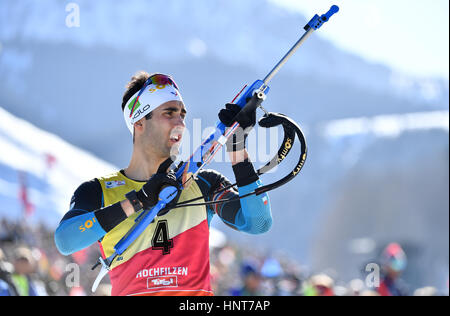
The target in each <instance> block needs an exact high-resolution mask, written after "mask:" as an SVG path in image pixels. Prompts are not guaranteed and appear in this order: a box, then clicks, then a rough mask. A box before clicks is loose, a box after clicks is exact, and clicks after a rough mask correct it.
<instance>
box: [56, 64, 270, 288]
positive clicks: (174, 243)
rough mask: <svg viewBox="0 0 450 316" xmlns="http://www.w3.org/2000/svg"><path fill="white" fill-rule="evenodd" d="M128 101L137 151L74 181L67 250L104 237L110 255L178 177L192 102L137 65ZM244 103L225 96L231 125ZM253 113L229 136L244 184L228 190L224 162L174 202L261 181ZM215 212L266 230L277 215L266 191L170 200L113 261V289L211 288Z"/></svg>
mask: <svg viewBox="0 0 450 316" xmlns="http://www.w3.org/2000/svg"><path fill="white" fill-rule="evenodd" d="M122 110H123V112H124V118H125V122H126V124H127V127H128V128H129V130H130V132H131V133H132V135H133V153H132V157H131V161H130V163H129V165H128V167H127V168H125V169H123V170H120V171H118V172H115V173H113V174H111V175H107V176H105V177H100V178H96V179H93V180H91V181H88V182H85V183H83V184H81V185H80V186H79V187H78V189H77V190H76V191H75V193H74V195H73V197H72V200H71V209H70V211H69V212H68V213H67V214H66V215H65V216H64V217H63V219H62V220H61V223H60V225H59V226H58V228H57V230H56V232H55V243H56V245H57V247H58V249H59V251H60V252H61V253H63V254H65V255H68V254H71V253H73V252H76V251H78V250H81V249H83V248H85V247H87V246H89V245H91V244H92V243H93V242H95V241H97V240H98V241H99V244H100V249H101V252H102V255H103V257H108V256H110V255H111V254H112V253H113V252H114V245H115V244H116V243H117V242H118V241H119V240H120V239H121V238H122V237H123V236H124V234H125V233H126V232H127V231H128V230H129V229H130V227H131V226H132V225H133V223H134V220H135V219H136V217H137V216H138V215H139V214H140V213H141V211H142V208H144V209H148V208H150V207H152V206H154V205H155V204H156V203H157V201H158V194H159V192H160V191H161V188H162V187H163V186H165V185H171V186H175V187H177V188H179V187H180V185H179V183H178V182H177V181H176V180H175V176H174V173H173V172H168V170H167V169H168V164H167V162H171V160H170V159H169V158H170V157H171V155H172V154H174V153H177V152H178V147H179V145H180V142H181V138H182V134H183V131H184V128H185V123H184V119H185V116H186V113H187V109H186V107H185V104H184V103H183V100H182V98H181V95H180V91H179V90H178V87H177V85H176V83H175V82H174V81H173V79H172V78H171V77H170V76H166V75H162V74H153V75H149V74H148V73H146V72H139V73H137V74H136V75H135V76H133V77H132V80H131V82H130V83H129V84H128V85H127V87H126V91H125V94H124V96H123V100H122ZM238 112H239V107H237V106H236V105H233V104H227V106H226V108H225V109H222V110H221V111H220V113H219V118H220V119H221V121H222V122H223V123H224V124H225V125H226V126H230V125H231V124H232V123H233V119H234V118H235V116H236V114H237V113H238ZM255 121H256V114H255V113H254V112H253V113H250V115H245V116H242V115H240V116H239V120H238V122H239V123H240V124H241V126H242V127H243V128H244V129H243V130H240V132H241V133H240V137H234V138H230V139H229V141H228V143H227V144H226V146H227V150H228V151H229V153H230V157H231V161H232V168H233V172H234V174H235V177H236V182H237V187H238V190H237V191H236V190H234V189H228V190H225V191H223V190H222V191H220V190H221V189H222V188H225V187H227V186H228V185H230V183H229V181H228V180H227V179H226V178H225V177H224V176H222V175H221V174H219V173H217V172H216V171H213V170H203V171H201V172H200V173H199V175H198V177H197V179H196V180H195V181H192V182H191V184H190V185H189V186H185V188H184V189H183V190H182V191H179V192H178V195H177V197H176V198H175V199H174V201H173V202H172V203H171V204H170V205H171V206H173V205H174V203H177V202H178V203H180V202H183V201H188V200H191V199H194V198H198V197H203V201H201V202H204V201H207V202H208V201H221V200H227V199H230V198H235V197H238V196H242V195H244V194H247V193H250V192H253V191H254V190H255V189H256V188H257V187H260V186H261V185H262V184H261V182H260V180H259V178H258V176H257V174H256V172H255V170H254V168H253V165H252V163H251V162H250V161H249V160H248V154H247V151H246V150H245V138H246V135H247V134H248V132H249V131H250V130H251V128H252V127H253V126H254V125H255ZM218 191H219V192H218ZM196 202H197V203H198V202H199V201H196ZM214 214H217V215H218V216H219V217H220V218H221V219H222V221H223V222H224V223H225V224H227V225H228V226H230V227H232V228H234V229H236V230H239V231H244V232H247V233H251V234H259V233H263V232H266V231H268V230H269V228H270V226H271V223H272V216H271V210H270V203H269V200H268V197H267V195H266V194H262V195H259V196H255V195H252V196H249V197H246V198H244V199H242V200H237V199H234V200H233V201H228V202H224V203H221V204H212V205H209V206H205V205H196V206H188V207H180V208H174V209H171V210H170V209H163V210H162V211H160V212H159V213H158V216H157V217H156V218H155V220H154V221H153V222H152V223H151V224H150V225H149V226H148V227H147V228H146V230H145V231H144V232H143V233H142V234H141V235H140V236H139V237H138V238H137V239H136V240H135V241H134V243H133V244H132V245H131V246H130V247H129V248H128V249H127V250H126V251H125V252H124V253H123V254H122V255H121V256H120V257H118V258H116V260H114V261H113V262H112V265H111V268H112V269H111V271H110V279H111V284H112V295H213V293H212V291H211V285H210V280H209V244H208V242H209V225H210V223H211V219H212V217H213V215H214Z"/></svg>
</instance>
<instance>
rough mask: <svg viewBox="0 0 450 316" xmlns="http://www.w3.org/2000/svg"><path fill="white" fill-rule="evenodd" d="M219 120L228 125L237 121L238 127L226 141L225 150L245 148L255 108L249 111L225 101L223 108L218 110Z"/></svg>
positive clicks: (252, 124)
mask: <svg viewBox="0 0 450 316" xmlns="http://www.w3.org/2000/svg"><path fill="white" fill-rule="evenodd" d="M219 119H220V121H221V122H222V123H223V124H225V126H227V127H230V126H231V125H232V124H233V123H234V122H238V123H239V128H238V129H237V130H236V131H235V133H234V134H233V135H232V136H230V138H229V139H228V141H227V144H226V145H227V151H228V152H233V151H238V150H242V149H244V148H245V140H246V139H247V136H248V134H249V133H250V131H251V130H252V129H253V127H254V126H255V124H256V108H255V109H251V110H250V111H241V108H240V107H239V106H238V105H237V104H233V103H227V104H226V105H225V109H222V110H220V112H219Z"/></svg>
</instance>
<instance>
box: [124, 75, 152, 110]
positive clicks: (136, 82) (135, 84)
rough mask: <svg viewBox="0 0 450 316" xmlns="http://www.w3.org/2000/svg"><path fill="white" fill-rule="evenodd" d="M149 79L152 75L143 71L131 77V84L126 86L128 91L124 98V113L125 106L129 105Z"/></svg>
mask: <svg viewBox="0 0 450 316" xmlns="http://www.w3.org/2000/svg"><path fill="white" fill-rule="evenodd" d="M149 77H150V74H149V73H148V72H146V71H143V70H141V71H138V72H136V73H135V74H134V75H133V77H131V80H130V82H128V83H127V85H126V86H125V89H126V90H125V93H124V94H123V98H122V112H123V110H124V109H125V105H126V104H127V102H128V100H130V99H131V97H132V96H133V95H134V94H135V93H136V92H138V91H139V90H141V88H142V86H143V85H144V83H145V82H146V81H147V79H148V78H149Z"/></svg>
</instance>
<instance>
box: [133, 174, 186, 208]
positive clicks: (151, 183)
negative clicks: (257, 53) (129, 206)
mask: <svg viewBox="0 0 450 316" xmlns="http://www.w3.org/2000/svg"><path fill="white" fill-rule="evenodd" d="M165 186H174V187H176V188H177V190H178V194H177V196H176V197H175V198H174V199H173V200H172V201H171V202H170V203H169V204H168V206H167V207H166V208H164V209H163V210H161V211H160V212H159V213H158V215H164V214H165V213H167V212H168V209H169V208H170V206H171V205H174V204H176V203H177V201H178V198H179V197H180V194H181V190H180V185H179V183H178V181H177V179H176V177H175V173H174V172H173V171H170V172H169V173H162V172H158V173H155V174H154V175H153V176H152V177H151V178H150V180H148V181H147V183H146V184H144V186H143V187H142V189H141V190H139V191H138V192H136V195H137V198H138V199H139V201H140V202H141V203H142V205H143V207H144V209H148V208H150V207H153V206H154V205H156V203H158V196H159V193H160V192H161V190H162V189H163V187H165ZM164 210H165V212H163V211H164Z"/></svg>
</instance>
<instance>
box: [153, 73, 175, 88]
mask: <svg viewBox="0 0 450 316" xmlns="http://www.w3.org/2000/svg"><path fill="white" fill-rule="evenodd" d="M150 78H151V80H152V83H153V84H161V85H164V84H170V85H173V86H174V87H175V89H177V90H178V87H177V85H176V84H175V82H174V81H173V80H172V78H170V77H169V76H166V75H162V74H157V75H153V76H151V77H150Z"/></svg>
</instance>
